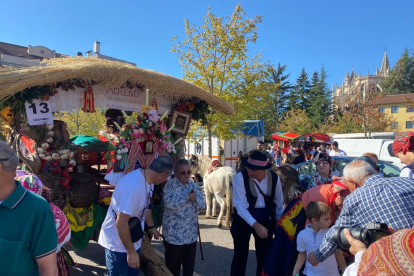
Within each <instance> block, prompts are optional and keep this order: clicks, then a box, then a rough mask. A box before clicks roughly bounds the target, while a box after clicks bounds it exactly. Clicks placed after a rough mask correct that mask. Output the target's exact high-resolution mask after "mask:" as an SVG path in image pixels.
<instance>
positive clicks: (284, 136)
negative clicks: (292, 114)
mask: <svg viewBox="0 0 414 276" xmlns="http://www.w3.org/2000/svg"><path fill="white" fill-rule="evenodd" d="M298 137H300V134H297V133H292V132H285V133H273V134H272V137H271V138H272V139H273V140H280V141H285V142H287V141H292V140H295V139H296V138H298Z"/></svg>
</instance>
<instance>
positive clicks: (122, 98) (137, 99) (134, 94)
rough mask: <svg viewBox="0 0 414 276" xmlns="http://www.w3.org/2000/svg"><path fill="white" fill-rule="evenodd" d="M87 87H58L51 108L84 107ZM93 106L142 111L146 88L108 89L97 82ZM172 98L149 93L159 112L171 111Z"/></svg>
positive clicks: (94, 88)
mask: <svg viewBox="0 0 414 276" xmlns="http://www.w3.org/2000/svg"><path fill="white" fill-rule="evenodd" d="M85 89H86V88H81V87H75V90H69V91H66V90H63V89H61V88H59V89H57V92H58V93H57V94H56V95H55V96H53V97H50V103H51V108H52V111H53V112H59V111H71V110H76V109H79V108H83V107H84V105H85ZM92 91H93V92H89V93H93V101H94V103H93V106H94V108H114V109H120V110H124V111H136V112H141V105H145V101H146V95H145V90H141V89H139V88H132V89H129V88H113V89H107V88H104V87H103V86H101V85H99V84H97V85H93V86H92ZM172 104H173V102H172V100H169V99H166V98H163V97H153V96H151V92H150V93H149V101H148V105H150V106H156V108H157V109H158V114H163V113H165V112H166V111H168V113H170V111H171V107H172Z"/></svg>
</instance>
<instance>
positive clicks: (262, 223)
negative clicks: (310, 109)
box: [230, 151, 283, 276]
mask: <svg viewBox="0 0 414 276" xmlns="http://www.w3.org/2000/svg"><path fill="white" fill-rule="evenodd" d="M241 162H242V163H243V165H244V166H246V169H245V170H243V171H241V172H239V173H238V174H237V176H236V178H235V179H234V182H233V200H234V207H235V209H234V213H233V222H232V225H231V229H230V232H231V235H232V237H233V243H234V257H233V261H232V264H231V275H232V276H233V275H234V276H241V275H245V273H246V264H247V257H248V254H249V241H250V237H251V235H252V234H253V236H254V239H255V247H256V259H257V268H256V275H257V276H260V275H261V271H262V268H263V265H264V262H265V260H266V256H267V253H268V251H269V248H270V246H271V244H272V240H273V234H274V231H275V227H276V220H277V219H278V218H279V217H280V216H281V215H282V213H283V192H282V185H281V183H280V180H279V177H278V176H277V174H276V173H275V172H273V171H271V170H269V168H270V167H271V164H270V163H268V162H267V157H266V155H264V154H263V153H261V152H259V151H253V152H252V153H251V155H250V156H248V157H245V158H242V159H241Z"/></svg>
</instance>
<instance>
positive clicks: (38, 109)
mask: <svg viewBox="0 0 414 276" xmlns="http://www.w3.org/2000/svg"><path fill="white" fill-rule="evenodd" d="M25 105H26V114H27V122H28V123H29V125H31V126H36V125H44V124H48V125H51V124H53V114H52V110H51V107H50V101H42V100H33V102H32V103H28V102H26V104H25Z"/></svg>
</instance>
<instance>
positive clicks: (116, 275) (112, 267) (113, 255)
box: [105, 248, 141, 276]
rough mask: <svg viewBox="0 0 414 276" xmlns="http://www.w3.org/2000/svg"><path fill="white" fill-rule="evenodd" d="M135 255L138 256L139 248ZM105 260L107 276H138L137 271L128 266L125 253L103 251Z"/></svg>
mask: <svg viewBox="0 0 414 276" xmlns="http://www.w3.org/2000/svg"><path fill="white" fill-rule="evenodd" d="M137 253H138V255H140V253H141V248H139V249H138V250H137ZM105 260H106V268H107V269H108V276H138V274H139V269H136V268H130V267H129V266H128V262H127V253H122V252H114V251H111V250H108V249H105Z"/></svg>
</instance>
